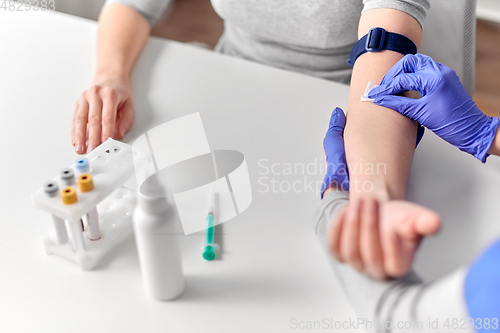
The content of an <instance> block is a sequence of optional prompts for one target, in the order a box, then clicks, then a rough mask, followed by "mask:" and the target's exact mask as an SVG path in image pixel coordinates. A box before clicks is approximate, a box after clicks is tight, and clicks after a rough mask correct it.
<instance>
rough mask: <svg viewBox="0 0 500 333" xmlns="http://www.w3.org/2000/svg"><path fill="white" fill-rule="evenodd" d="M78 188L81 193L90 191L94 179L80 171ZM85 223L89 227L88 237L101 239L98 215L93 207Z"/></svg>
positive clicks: (92, 187) (94, 239)
mask: <svg viewBox="0 0 500 333" xmlns="http://www.w3.org/2000/svg"><path fill="white" fill-rule="evenodd" d="M78 189H79V190H80V192H82V193H86V192H90V191H92V190H93V189H94V181H93V180H92V175H91V174H90V173H82V174H81V175H80V176H78ZM87 224H88V227H89V238H90V240H92V241H96V240H99V239H101V228H100V226H99V215H98V214H97V208H96V207H94V208H93V209H91V210H90V211H89V212H88V213H87Z"/></svg>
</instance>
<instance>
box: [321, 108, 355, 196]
mask: <svg viewBox="0 0 500 333" xmlns="http://www.w3.org/2000/svg"><path fill="white" fill-rule="evenodd" d="M344 127H345V115H344V111H342V109H341V108H336V109H335V110H333V112H332V116H331V118H330V125H329V126H328V131H327V132H326V135H325V139H324V140H323V148H324V149H325V154H326V162H327V168H326V175H325V179H324V180H323V185H322V186H321V199H323V193H324V192H325V190H326V189H327V188H328V186H329V185H330V184H331V183H332V182H333V181H335V182H336V183H337V185H339V186H340V188H341V189H342V190H344V191H349V171H348V170H347V162H346V159H345V148H344V137H343V135H344Z"/></svg>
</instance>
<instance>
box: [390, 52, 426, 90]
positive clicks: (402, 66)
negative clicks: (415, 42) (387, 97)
mask: <svg viewBox="0 0 500 333" xmlns="http://www.w3.org/2000/svg"><path fill="white" fill-rule="evenodd" d="M425 57H427V56H424V55H422V54H416V55H413V54H408V55H406V56H404V57H403V58H402V59H401V60H399V61H398V62H397V63H396V64H395V65H394V66H392V68H391V69H390V70H389V71H388V72H387V74H386V75H385V76H384V78H383V79H382V82H381V83H380V85H384V84H386V83H388V82H391V81H392V80H393V79H394V78H395V77H396V76H399V75H401V74H405V73H415V72H416V71H417V70H419V69H420V68H422V64H423V63H424V62H425V61H426V59H425Z"/></svg>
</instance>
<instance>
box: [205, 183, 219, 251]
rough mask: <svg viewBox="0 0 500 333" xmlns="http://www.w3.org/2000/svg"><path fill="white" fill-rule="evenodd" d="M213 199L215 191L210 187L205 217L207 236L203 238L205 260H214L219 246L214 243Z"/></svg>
mask: <svg viewBox="0 0 500 333" xmlns="http://www.w3.org/2000/svg"><path fill="white" fill-rule="evenodd" d="M214 201H215V193H214V191H213V190H212V189H210V192H208V215H207V218H206V221H207V235H206V236H207V238H206V240H205V249H204V251H203V258H205V259H206V260H214V259H215V251H217V250H218V248H219V245H217V244H215V243H214V227H215V218H214V211H215V208H214Z"/></svg>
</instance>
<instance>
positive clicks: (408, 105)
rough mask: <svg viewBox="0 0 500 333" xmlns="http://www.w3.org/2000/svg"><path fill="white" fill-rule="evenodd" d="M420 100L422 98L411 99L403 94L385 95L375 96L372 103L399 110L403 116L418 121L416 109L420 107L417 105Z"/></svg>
mask: <svg viewBox="0 0 500 333" xmlns="http://www.w3.org/2000/svg"><path fill="white" fill-rule="evenodd" d="M421 100H422V99H413V98H409V97H404V96H394V95H387V96H382V97H377V98H375V100H374V101H373V103H374V104H376V105H379V106H383V107H385V108H389V109H392V110H394V111H397V112H399V113H400V114H402V115H403V116H406V117H408V118H411V119H413V120H415V121H418V116H419V114H418V110H419V109H420V108H419V106H420V104H421V103H422V102H421Z"/></svg>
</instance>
